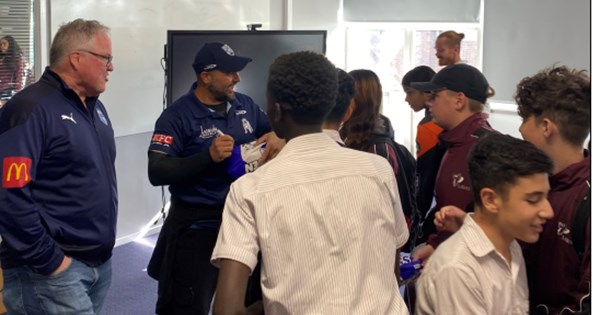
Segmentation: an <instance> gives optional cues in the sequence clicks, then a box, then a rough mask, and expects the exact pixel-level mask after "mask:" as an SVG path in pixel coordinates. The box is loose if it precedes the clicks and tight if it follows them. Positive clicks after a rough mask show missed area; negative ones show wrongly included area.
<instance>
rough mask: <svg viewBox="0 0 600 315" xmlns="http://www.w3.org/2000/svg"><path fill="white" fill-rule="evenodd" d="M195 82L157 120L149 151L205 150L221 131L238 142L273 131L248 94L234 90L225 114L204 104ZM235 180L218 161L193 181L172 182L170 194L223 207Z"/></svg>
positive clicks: (179, 154)
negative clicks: (230, 186) (222, 114)
mask: <svg viewBox="0 0 600 315" xmlns="http://www.w3.org/2000/svg"><path fill="white" fill-rule="evenodd" d="M196 86H197V83H194V84H193V85H192V87H191V89H190V90H189V91H188V93H187V94H185V95H183V96H182V97H180V98H179V99H177V101H175V103H173V104H172V105H171V106H169V107H167V109H165V110H164V111H163V112H162V114H161V115H160V117H159V118H158V120H157V121H156V124H155V128H154V134H153V136H152V140H151V142H150V147H149V148H148V150H149V151H154V152H159V153H164V154H166V155H169V156H173V157H187V156H190V155H194V154H198V153H204V154H207V155H208V154H209V153H208V150H209V148H210V145H211V143H212V141H213V139H214V138H215V137H216V136H217V135H219V132H222V133H224V134H227V135H230V136H231V137H233V139H234V141H235V144H236V145H239V144H244V143H249V142H252V141H254V140H256V139H258V138H260V137H261V136H262V135H264V134H265V133H267V132H270V131H271V127H270V125H269V120H268V118H267V115H266V114H265V113H264V112H263V111H262V110H261V109H260V107H259V106H258V105H256V104H255V103H254V101H253V100H252V99H251V98H250V97H249V96H247V95H245V94H242V93H237V92H236V93H235V99H233V100H231V101H230V102H229V103H228V105H227V108H228V110H227V115H226V117H223V116H221V114H219V113H217V112H215V111H214V110H212V109H210V108H209V106H206V105H204V104H202V103H201V102H200V101H199V100H198V98H197V97H196V95H195V93H194V90H195V89H196ZM234 180H235V178H233V177H232V176H230V175H229V174H228V173H227V163H215V164H214V165H213V167H211V168H209V169H208V170H207V171H206V172H205V174H203V176H201V177H199V178H197V180H195V181H194V182H183V183H177V184H173V185H169V192H170V193H171V197H172V198H174V199H175V200H178V201H183V202H185V203H187V204H190V205H206V206H221V205H223V202H224V201H225V197H226V196H227V192H229V185H230V184H231V183H232V182H233V181H234Z"/></svg>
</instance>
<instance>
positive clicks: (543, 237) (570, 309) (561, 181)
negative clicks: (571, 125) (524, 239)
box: [524, 155, 593, 315]
mask: <svg viewBox="0 0 600 315" xmlns="http://www.w3.org/2000/svg"><path fill="white" fill-rule="evenodd" d="M590 176H591V158H590V156H589V155H588V156H587V157H586V158H585V159H583V161H581V162H579V163H575V164H573V165H571V166H569V167H567V168H566V169H564V170H562V171H561V172H560V173H557V174H554V175H552V176H551V177H550V178H549V181H550V193H549V194H548V201H549V202H550V205H551V206H552V209H553V210H554V217H553V218H552V219H550V220H548V222H546V224H544V230H543V232H542V233H541V234H540V239H539V241H538V242H537V243H535V244H532V245H529V244H527V245H526V246H525V247H524V253H525V258H526V260H527V265H528V267H529V269H528V270H529V271H528V273H529V277H530V279H531V282H530V283H531V303H532V305H533V306H534V307H537V308H540V309H543V310H546V311H547V312H548V313H549V314H561V315H563V314H564V315H568V314H573V313H575V312H577V311H581V308H582V302H583V300H584V299H585V298H589V296H590V294H591V292H590V289H591V288H590V285H591V268H592V267H591V237H590V235H591V222H588V223H587V226H586V231H583V233H585V235H586V239H585V251H584V253H583V255H582V256H581V257H579V256H578V255H577V252H576V250H575V248H574V247H573V234H575V233H581V232H582V231H574V230H573V226H572V224H573V220H574V217H575V210H576V209H577V206H578V205H579V203H580V202H581V199H582V198H583V196H584V195H585V193H586V192H587V191H588V190H589V189H590V183H589V180H590V178H591V177H590ZM592 215H593V214H592Z"/></svg>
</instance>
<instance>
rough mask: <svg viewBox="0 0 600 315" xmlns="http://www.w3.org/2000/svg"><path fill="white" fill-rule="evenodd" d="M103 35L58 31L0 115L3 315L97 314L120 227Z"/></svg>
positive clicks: (75, 24) (90, 25) (80, 27)
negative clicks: (33, 77) (33, 75)
mask: <svg viewBox="0 0 600 315" xmlns="http://www.w3.org/2000/svg"><path fill="white" fill-rule="evenodd" d="M109 31H110V30H109V28H108V27H107V26H105V25H103V24H101V23H100V22H98V21H95V20H83V19H77V20H74V21H71V22H69V23H66V24H64V25H62V26H61V27H60V28H59V29H58V32H57V33H56V35H55V37H54V39H53V41H52V45H51V48H50V65H49V66H48V67H47V68H46V70H45V71H44V73H43V75H42V77H41V78H40V80H38V81H37V82H36V83H34V84H32V85H30V86H28V87H26V88H25V89H24V90H22V91H21V92H19V93H17V94H15V96H14V97H13V98H12V99H10V100H9V101H8V102H7V103H6V105H5V106H4V107H3V108H2V112H0V166H1V167H2V172H0V174H2V187H0V235H2V244H1V246H0V261H1V263H2V268H3V269H4V292H3V294H4V303H5V304H6V307H7V309H8V312H9V314H98V313H99V312H100V309H101V308H102V304H103V302H104V298H105V296H106V294H107V291H108V288H109V286H110V282H111V273H112V270H111V260H110V259H111V256H112V250H113V247H114V244H115V231H116V221H117V181H116V173H115V166H114V162H115V140H114V132H113V128H112V125H111V122H110V119H109V117H108V113H107V111H106V108H105V107H104V105H103V104H102V102H101V101H100V100H99V99H98V97H99V95H100V94H101V93H102V92H104V90H105V89H106V84H107V82H108V80H109V73H110V72H111V71H113V70H114V66H113V64H112V55H111V53H112V46H111V39H110V34H109Z"/></svg>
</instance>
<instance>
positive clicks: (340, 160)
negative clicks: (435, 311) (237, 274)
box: [211, 132, 408, 315]
mask: <svg viewBox="0 0 600 315" xmlns="http://www.w3.org/2000/svg"><path fill="white" fill-rule="evenodd" d="M407 239H408V229H407V226H406V222H405V221H404V215H403V212H402V207H401V203H400V199H399V196H398V188H397V187H396V179H395V178H394V174H393V172H392V169H391V167H390V165H389V163H388V162H387V161H386V160H385V159H383V158H381V157H380V156H377V155H375V154H371V153H366V152H360V151H357V150H352V149H348V148H344V147H341V146H340V145H339V144H337V143H336V142H335V141H333V140H332V139H331V138H330V137H329V136H328V135H326V134H325V133H322V132H321V133H313V134H308V135H303V136H299V137H296V138H293V139H291V140H290V141H289V142H288V143H287V144H286V145H285V147H284V148H283V149H282V150H281V152H280V153H279V155H278V156H277V158H276V159H273V160H271V161H270V162H269V163H267V164H265V165H263V166H261V167H260V168H259V169H257V170H256V171H254V172H253V173H250V174H246V175H245V176H243V177H241V178H240V179H238V180H237V181H236V182H234V183H233V184H232V187H231V191H230V193H229V195H228V197H227V201H226V204H225V210H224V212H223V224H222V225H221V230H220V233H219V237H218V240H217V245H216V246H215V249H214V251H213V255H212V259H211V261H212V262H213V264H215V265H216V266H218V265H219V261H220V259H225V258H226V259H232V260H235V261H238V262H241V263H243V264H245V265H247V266H248V267H249V268H250V269H254V267H255V266H256V264H257V254H258V252H259V251H260V252H261V255H262V256H261V257H262V264H261V267H262V274H261V286H262V292H263V297H264V300H263V303H264V307H265V313H266V314H278V315H285V314H328V315H335V314H343V315H347V314H373V315H381V314H408V313H407V309H406V306H405V305H404V302H403V301H402V298H401V296H400V293H399V289H398V283H397V281H396V278H395V276H394V265H395V260H396V250H397V249H398V248H400V247H401V246H402V245H403V244H404V243H406V241H407Z"/></svg>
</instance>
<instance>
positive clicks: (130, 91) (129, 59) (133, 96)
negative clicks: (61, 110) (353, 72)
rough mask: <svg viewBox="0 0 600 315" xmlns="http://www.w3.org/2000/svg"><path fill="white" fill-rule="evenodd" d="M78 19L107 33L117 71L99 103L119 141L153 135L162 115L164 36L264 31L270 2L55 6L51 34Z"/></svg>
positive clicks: (154, 0) (140, 0)
mask: <svg viewBox="0 0 600 315" xmlns="http://www.w3.org/2000/svg"><path fill="white" fill-rule="evenodd" d="M79 17H81V18H85V19H97V20H99V21H101V22H102V23H104V24H105V25H107V26H109V27H110V28H111V38H112V45H113V55H114V56H115V58H114V61H113V64H114V67H115V70H114V72H113V73H111V75H110V82H109V84H108V88H107V91H106V92H105V93H104V94H103V95H102V101H103V102H104V103H105V104H106V107H107V108H108V111H109V113H110V115H111V118H112V121H113V124H114V129H115V134H116V135H117V136H122V135H130V134H135V133H140V132H146V131H151V130H153V128H154V122H155V120H156V118H157V117H158V115H159V114H160V112H161V111H162V91H163V85H164V76H163V70H162V68H161V61H160V60H161V58H162V57H163V51H164V50H163V46H164V44H166V41H167V30H169V29H180V30H185V29H190V30H195V29H203V30H245V29H246V25H247V24H250V23H262V24H263V26H264V27H266V28H268V27H269V26H270V20H271V12H270V0H195V1H189V0H171V1H167V0H150V1H149V0H102V1H98V0H55V1H52V2H51V15H50V22H51V30H50V31H51V32H52V34H54V33H55V32H56V30H57V29H58V27H59V26H60V24H62V23H64V22H66V21H70V20H73V19H76V18H79Z"/></svg>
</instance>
